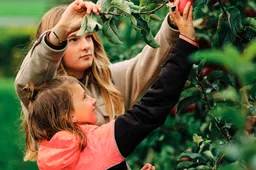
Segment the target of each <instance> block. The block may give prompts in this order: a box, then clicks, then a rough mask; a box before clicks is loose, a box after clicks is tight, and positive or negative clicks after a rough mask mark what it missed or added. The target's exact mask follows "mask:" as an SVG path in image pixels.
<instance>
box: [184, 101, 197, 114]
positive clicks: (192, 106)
mask: <svg viewBox="0 0 256 170" xmlns="http://www.w3.org/2000/svg"><path fill="white" fill-rule="evenodd" d="M195 110H196V104H195V103H193V104H191V105H189V106H187V107H185V108H184V109H183V112H184V113H187V112H193V111H195Z"/></svg>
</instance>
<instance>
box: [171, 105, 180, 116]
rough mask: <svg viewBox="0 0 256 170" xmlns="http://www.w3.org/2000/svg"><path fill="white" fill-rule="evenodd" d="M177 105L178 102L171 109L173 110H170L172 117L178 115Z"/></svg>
mask: <svg viewBox="0 0 256 170" xmlns="http://www.w3.org/2000/svg"><path fill="white" fill-rule="evenodd" d="M177 107H178V104H176V105H175V106H174V107H173V108H172V109H171V112H170V116H171V117H175V116H176V112H177Z"/></svg>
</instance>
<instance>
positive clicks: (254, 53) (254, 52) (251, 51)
mask: <svg viewBox="0 0 256 170" xmlns="http://www.w3.org/2000/svg"><path fill="white" fill-rule="evenodd" d="M254 57H256V41H253V42H251V43H250V44H249V46H248V47H247V48H246V49H245V50H244V51H243V54H242V58H244V59H245V60H247V61H252V60H253V59H254Z"/></svg>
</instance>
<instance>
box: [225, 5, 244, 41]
mask: <svg viewBox="0 0 256 170" xmlns="http://www.w3.org/2000/svg"><path fill="white" fill-rule="evenodd" d="M227 15H228V23H229V27H230V29H231V32H232V34H233V35H234V36H236V35H237V32H238V31H237V30H239V29H240V24H241V22H242V21H241V13H240V11H239V10H238V9H237V8H234V7H232V8H229V9H228V12H227Z"/></svg>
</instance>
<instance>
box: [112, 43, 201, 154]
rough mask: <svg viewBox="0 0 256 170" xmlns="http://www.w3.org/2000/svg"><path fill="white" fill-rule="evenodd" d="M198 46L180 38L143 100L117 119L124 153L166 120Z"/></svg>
mask: <svg viewBox="0 0 256 170" xmlns="http://www.w3.org/2000/svg"><path fill="white" fill-rule="evenodd" d="M196 49H197V47H195V46H194V45H192V44H190V43H188V42H187V41H184V40H182V39H179V40H178V41H177V44H176V47H175V48H173V50H172V52H171V54H170V56H169V58H168V60H167V61H166V63H165V64H164V66H163V68H162V70H161V73H160V75H159V76H158V78H157V80H156V82H155V83H154V84H153V85H152V87H151V88H150V89H149V90H148V91H147V93H146V94H145V95H144V96H143V97H142V99H141V101H140V103H139V104H136V105H135V106H134V107H133V109H132V110H128V111H127V112H126V114H123V115H121V116H119V117H118V118H117V119H116V122H115V139H116V143H117V146H118V148H119V151H120V153H121V155H122V156H123V157H127V156H128V155H130V154H131V153H132V152H133V150H134V149H135V148H136V147H137V145H138V144H139V143H140V142H141V141H142V140H143V139H145V138H146V137H147V136H148V135H149V133H151V132H152V131H153V130H155V129H156V128H157V127H159V126H161V125H162V124H163V123H164V122H165V120H166V117H167V115H168V113H169V112H170V109H171V108H172V107H173V106H174V105H175V104H176V102H177V101H178V99H179V97H180V94H181V91H182V89H183V86H184V84H185V82H186V80H187V78H188V75H189V72H190V70H191V63H190V62H189V61H188V56H189V55H190V54H191V53H192V52H194V51H195V50H196ZM145 74H147V73H145ZM145 74H144V75H145Z"/></svg>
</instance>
